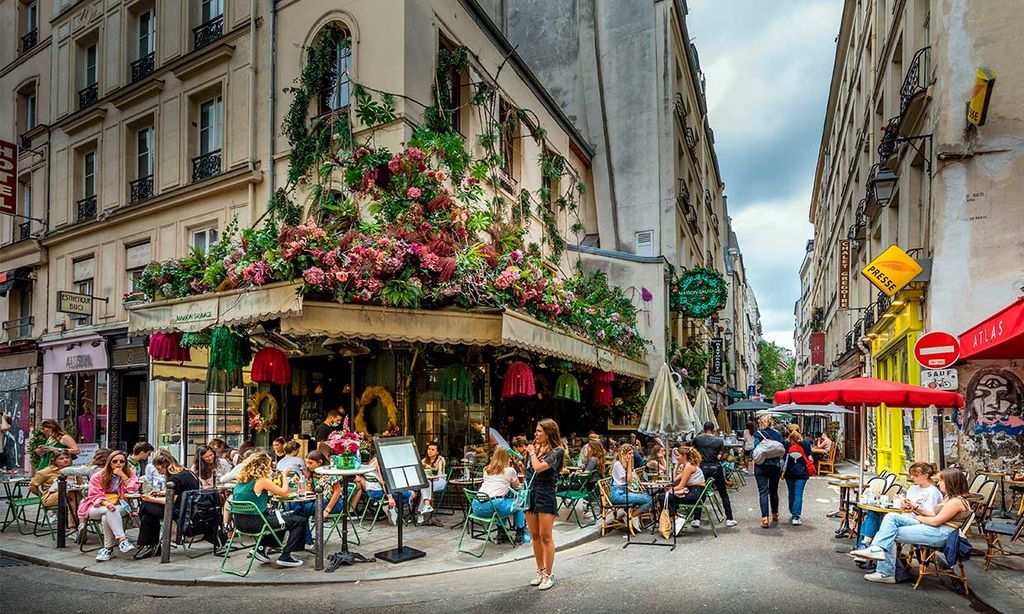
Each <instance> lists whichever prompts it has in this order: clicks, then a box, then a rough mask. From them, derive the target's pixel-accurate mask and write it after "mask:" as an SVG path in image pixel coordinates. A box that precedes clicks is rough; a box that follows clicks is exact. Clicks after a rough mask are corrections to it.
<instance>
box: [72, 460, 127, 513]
mask: <svg viewBox="0 0 1024 614" xmlns="http://www.w3.org/2000/svg"><path fill="white" fill-rule="evenodd" d="M126 469H128V468H127V467H126ZM102 479H103V472H102V471H97V472H96V473H94V474H93V475H92V477H91V478H89V494H88V495H86V496H85V498H84V499H82V503H81V504H79V506H78V517H79V518H87V517H88V516H89V510H91V509H92V508H94V507H99V506H101V505H103V500H104V499H105V498H106V494H107V492H106V491H105V490H104V489H103V483H102V481H101V480H102ZM138 489H139V478H138V477H137V476H136V475H135V472H134V471H132V470H131V469H128V480H127V481H125V480H121V484H119V485H118V487H117V496H118V497H119V498H120V499H121V500H122V501H123V500H124V496H125V495H126V494H128V493H130V492H135V491H137V490H138ZM111 492H113V491H111Z"/></svg>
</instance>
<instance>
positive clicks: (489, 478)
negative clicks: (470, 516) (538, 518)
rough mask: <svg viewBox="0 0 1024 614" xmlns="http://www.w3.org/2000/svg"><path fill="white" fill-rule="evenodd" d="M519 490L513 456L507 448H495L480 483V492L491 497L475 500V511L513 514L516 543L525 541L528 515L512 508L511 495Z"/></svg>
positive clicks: (479, 512) (485, 513)
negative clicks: (483, 501) (484, 499)
mask: <svg viewBox="0 0 1024 614" xmlns="http://www.w3.org/2000/svg"><path fill="white" fill-rule="evenodd" d="M516 490H519V476H518V475H517V474H516V469H515V467H514V466H512V457H511V456H510V455H509V453H508V449H506V448H501V447H499V448H495V449H494V453H493V454H492V455H491V462H490V463H488V464H487V466H486V467H484V481H483V484H481V485H480V492H482V493H484V494H486V495H487V496H488V497H490V498H491V500H490V501H488V502H486V503H482V502H481V501H479V500H474V501H473V513H475V514H481V515H484V516H486V515H487V514H490V513H493V512H497V513H498V515H499V516H501V517H502V518H505V517H507V516H512V521H513V525H514V526H515V528H516V543H517V544H521V543H527V542H524V538H525V536H524V530H525V527H526V515H525V514H524V513H523V511H522V510H515V511H513V509H512V503H513V502H514V501H515V499H512V498H510V497H509V494H510V493H511V492H513V491H516Z"/></svg>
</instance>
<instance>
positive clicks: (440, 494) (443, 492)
mask: <svg viewBox="0 0 1024 614" xmlns="http://www.w3.org/2000/svg"><path fill="white" fill-rule="evenodd" d="M454 469H455V468H454V467H448V470H447V471H446V472H445V479H444V488H442V489H440V490H435V491H434V506H433V507H434V515H442V516H454V515H455V506H454V505H449V506H448V507H447V508H445V511H444V512H442V511H441V509H442V507H443V506H442V502H444V500H445V498H446V497H448V496H449V488H448V485H449V484H451V482H452V471H453V470H454Z"/></svg>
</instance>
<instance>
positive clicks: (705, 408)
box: [693, 386, 715, 431]
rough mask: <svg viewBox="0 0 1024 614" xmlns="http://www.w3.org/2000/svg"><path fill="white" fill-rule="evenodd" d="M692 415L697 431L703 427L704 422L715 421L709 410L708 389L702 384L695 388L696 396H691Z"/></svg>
mask: <svg viewBox="0 0 1024 614" xmlns="http://www.w3.org/2000/svg"><path fill="white" fill-rule="evenodd" d="M693 415H694V418H696V422H697V430H698V431H699V430H701V429H702V428H704V427H703V424H704V423H705V422H715V414H714V412H713V411H711V399H710V398H708V391H707V390H706V389H705V388H704V386H701V387H700V389H698V390H697V396H695V397H694V398H693Z"/></svg>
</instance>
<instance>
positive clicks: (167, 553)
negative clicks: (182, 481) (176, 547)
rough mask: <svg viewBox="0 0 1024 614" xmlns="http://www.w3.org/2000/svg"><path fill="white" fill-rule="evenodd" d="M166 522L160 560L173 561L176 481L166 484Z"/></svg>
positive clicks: (169, 481)
mask: <svg viewBox="0 0 1024 614" xmlns="http://www.w3.org/2000/svg"><path fill="white" fill-rule="evenodd" d="M164 490H165V493H164V522H163V526H162V527H161V529H162V532H161V533H160V562H161V563H170V562H171V520H172V518H173V517H174V481H172V480H167V484H165V485H164Z"/></svg>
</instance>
